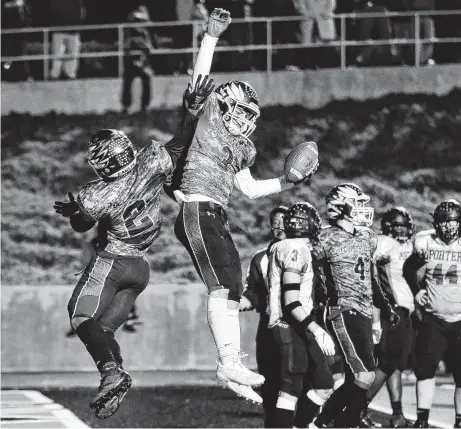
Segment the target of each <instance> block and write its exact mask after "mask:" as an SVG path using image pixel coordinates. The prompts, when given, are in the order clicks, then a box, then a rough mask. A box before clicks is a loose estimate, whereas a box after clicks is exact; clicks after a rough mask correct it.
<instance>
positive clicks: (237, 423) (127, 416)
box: [41, 386, 389, 428]
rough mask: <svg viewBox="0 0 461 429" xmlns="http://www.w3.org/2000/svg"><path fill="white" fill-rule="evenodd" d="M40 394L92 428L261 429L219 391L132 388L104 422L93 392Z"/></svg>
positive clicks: (247, 409) (259, 415)
mask: <svg viewBox="0 0 461 429" xmlns="http://www.w3.org/2000/svg"><path fill="white" fill-rule="evenodd" d="M41 392H42V393H43V394H44V395H46V396H48V397H49V398H51V399H53V400H54V401H55V402H58V403H60V404H61V405H63V406H64V407H66V408H68V409H70V410H71V411H72V412H73V413H74V414H75V415H76V416H77V417H78V418H79V419H80V420H82V421H83V422H84V423H86V424H87V425H88V426H90V427H94V428H159V427H160V428H162V427H202V428H205V427H210V428H211V427H226V428H253V427H255V428H256V427H263V409H262V406H260V405H254V404H250V403H248V402H246V401H244V400H242V399H238V398H237V397H236V396H235V394H233V393H232V392H230V391H228V390H223V389H221V388H219V387H211V386H206V387H204V386H187V387H186V386H166V387H155V388H150V387H146V388H135V389H132V390H130V392H129V393H128V395H127V396H126V398H125V400H124V401H123V404H122V406H121V407H120V409H119V410H118V411H117V413H116V414H114V415H113V416H112V417H111V418H109V419H107V420H98V419H96V418H95V417H94V413H93V412H92V411H91V410H90V409H89V407H88V404H89V402H90V401H91V399H92V397H93V395H94V393H95V390H94V389H88V388H76V389H62V390H58V389H52V390H51V389H50V390H42V391H41ZM371 416H372V418H373V421H375V422H376V423H377V425H378V426H380V425H382V426H386V424H387V422H388V419H389V416H388V415H386V414H384V413H380V412H376V411H374V412H372V414H371Z"/></svg>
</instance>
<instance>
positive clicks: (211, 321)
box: [207, 296, 235, 363]
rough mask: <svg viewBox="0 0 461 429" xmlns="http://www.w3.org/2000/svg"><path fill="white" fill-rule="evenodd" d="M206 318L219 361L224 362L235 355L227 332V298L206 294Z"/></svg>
mask: <svg viewBox="0 0 461 429" xmlns="http://www.w3.org/2000/svg"><path fill="white" fill-rule="evenodd" d="M207 320H208V326H209V327H210V329H211V333H212V335H213V338H214V342H215V344H216V348H217V349H218V357H219V360H220V361H221V363H226V362H227V361H228V360H230V358H231V357H233V356H235V351H234V349H233V347H232V340H231V335H230V334H229V326H228V325H229V321H228V315H227V298H221V297H215V296H208V309H207Z"/></svg>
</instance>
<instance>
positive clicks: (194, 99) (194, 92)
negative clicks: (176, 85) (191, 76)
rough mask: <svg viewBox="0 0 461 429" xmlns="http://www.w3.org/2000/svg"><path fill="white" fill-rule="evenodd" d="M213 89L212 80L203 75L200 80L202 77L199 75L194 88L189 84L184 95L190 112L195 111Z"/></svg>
mask: <svg viewBox="0 0 461 429" xmlns="http://www.w3.org/2000/svg"><path fill="white" fill-rule="evenodd" d="M213 89H214V85H213V79H210V77H209V76H208V75H205V76H204V78H203V80H202V75H201V74H199V75H198V76H197V81H196V82H195V86H194V88H192V83H191V82H190V83H189V85H188V86H187V89H186V93H185V94H184V99H185V101H186V105H187V107H188V108H190V109H192V110H194V109H197V108H198V107H199V105H200V104H202V103H203V102H204V101H205V100H206V99H207V98H208V96H209V95H210V94H211V93H212V92H213Z"/></svg>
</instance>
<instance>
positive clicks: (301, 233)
mask: <svg viewBox="0 0 461 429" xmlns="http://www.w3.org/2000/svg"><path fill="white" fill-rule="evenodd" d="M283 223H284V225H285V234H286V236H287V238H299V237H306V238H310V239H311V240H312V241H316V240H317V237H318V235H319V233H320V228H321V225H322V220H321V218H320V215H319V213H318V211H317V210H316V209H315V207H314V206H313V205H312V204H309V203H306V202H300V203H295V204H293V205H292V206H291V207H290V208H289V209H288V211H287V213H286V215H285V219H284V220H283Z"/></svg>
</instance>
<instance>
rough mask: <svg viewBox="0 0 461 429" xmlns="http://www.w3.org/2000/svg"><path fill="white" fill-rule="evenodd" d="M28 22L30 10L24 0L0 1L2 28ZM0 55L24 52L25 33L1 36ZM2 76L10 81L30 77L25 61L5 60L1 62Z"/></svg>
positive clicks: (18, 54)
mask: <svg viewBox="0 0 461 429" xmlns="http://www.w3.org/2000/svg"><path fill="white" fill-rule="evenodd" d="M29 24H30V12H29V8H28V5H27V4H26V3H25V2H24V0H3V1H2V29H5V30H6V29H9V28H22V27H27V26H29ZM2 39H3V40H2V56H11V57H16V56H21V55H24V54H25V45H26V34H21V33H18V34H5V35H4V36H2ZM2 66H3V67H2V72H3V77H4V78H5V77H6V80H10V81H22V80H28V79H31V75H30V70H29V63H28V62H27V61H16V62H10V61H8V62H5V63H4V64H2Z"/></svg>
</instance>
